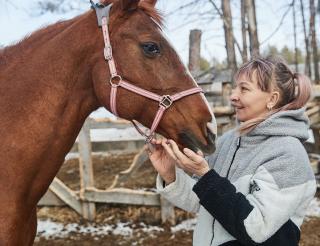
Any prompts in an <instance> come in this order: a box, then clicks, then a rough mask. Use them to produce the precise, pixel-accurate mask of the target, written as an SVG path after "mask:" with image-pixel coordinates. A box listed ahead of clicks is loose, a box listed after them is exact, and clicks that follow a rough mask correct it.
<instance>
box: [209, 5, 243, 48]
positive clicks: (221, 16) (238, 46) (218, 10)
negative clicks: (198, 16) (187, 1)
mask: <svg viewBox="0 0 320 246" xmlns="http://www.w3.org/2000/svg"><path fill="white" fill-rule="evenodd" d="M209 2H210V3H211V4H212V5H213V7H214V8H215V10H216V11H217V12H218V14H219V16H220V18H221V19H222V21H223V23H224V24H225V25H226V27H228V28H229V24H228V23H227V21H226V19H225V18H224V16H223V14H222V12H221V11H220V9H219V8H218V7H217V5H216V4H215V2H214V1H213V0H209ZM232 35H233V39H234V43H235V44H236V46H237V48H238V51H239V52H240V54H241V53H242V50H241V47H240V45H239V43H238V41H237V39H236V37H235V36H234V33H233V34H232Z"/></svg>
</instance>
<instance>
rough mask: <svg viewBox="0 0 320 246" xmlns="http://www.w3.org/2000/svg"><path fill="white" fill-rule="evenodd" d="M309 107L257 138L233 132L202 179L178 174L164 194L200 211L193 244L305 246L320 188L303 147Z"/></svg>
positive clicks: (273, 122)
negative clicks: (303, 236) (306, 225)
mask: <svg viewBox="0 0 320 246" xmlns="http://www.w3.org/2000/svg"><path fill="white" fill-rule="evenodd" d="M304 112H305V111H304V109H299V110H288V111H283V112H278V113H276V114H274V115H272V116H270V117H269V118H268V119H266V120H265V121H263V122H261V123H260V124H259V125H257V127H256V128H254V129H253V130H252V131H251V132H250V133H248V134H246V135H244V136H241V137H240V136H239V134H238V132H237V131H236V130H231V131H229V132H227V133H225V134H224V135H223V136H222V137H221V138H219V140H218V143H217V150H216V152H215V153H214V154H213V155H211V156H208V157H207V161H208V163H209V165H210V167H211V168H212V169H211V170H210V171H209V172H208V173H206V174H205V175H204V176H202V177H201V178H200V179H199V180H196V179H194V178H191V177H190V176H188V175H187V174H186V173H184V172H183V171H182V170H181V169H179V168H176V180H175V182H173V183H171V184H169V185H168V186H166V187H163V185H162V184H163V182H162V179H161V177H160V176H159V175H158V177H157V190H158V192H159V193H160V194H161V195H163V196H164V197H165V198H166V199H167V200H169V201H170V202H171V203H173V204H174V205H176V206H177V207H180V208H182V209H184V210H186V211H190V212H198V221H197V225H196V228H195V231H194V236H193V245H199V246H207V245H282V246H283V245H291V246H292V245H298V242H299V239H300V226H301V224H302V222H303V218H304V216H305V212H306V209H307V207H308V204H309V203H310V201H311V200H312V198H313V197H314V194H315V191H316V182H315V178H314V174H313V171H312V168H311V166H310V163H309V159H308V155H307V153H306V151H305V149H304V147H303V145H302V142H304V141H306V140H307V139H308V136H309V135H308V119H307V117H306V116H305V115H304Z"/></svg>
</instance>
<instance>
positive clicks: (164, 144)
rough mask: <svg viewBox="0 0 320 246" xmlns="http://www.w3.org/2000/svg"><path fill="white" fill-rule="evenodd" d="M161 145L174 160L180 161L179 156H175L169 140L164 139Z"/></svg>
mask: <svg viewBox="0 0 320 246" xmlns="http://www.w3.org/2000/svg"><path fill="white" fill-rule="evenodd" d="M161 145H162V146H163V148H164V149H165V150H166V152H167V153H168V154H169V155H170V157H171V158H172V159H174V160H175V161H177V160H178V158H177V156H176V155H175V154H174V152H173V151H172V149H171V147H170V146H169V143H168V140H167V139H163V140H162V143H161Z"/></svg>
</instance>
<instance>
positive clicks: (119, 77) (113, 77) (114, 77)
mask: <svg viewBox="0 0 320 246" xmlns="http://www.w3.org/2000/svg"><path fill="white" fill-rule="evenodd" d="M115 80H117V81H115ZM121 80H122V77H121V76H120V75H118V74H117V75H113V76H112V77H111V78H110V81H109V83H110V85H111V86H112V87H118V86H119V83H120V81H121ZM115 82H116V83H115Z"/></svg>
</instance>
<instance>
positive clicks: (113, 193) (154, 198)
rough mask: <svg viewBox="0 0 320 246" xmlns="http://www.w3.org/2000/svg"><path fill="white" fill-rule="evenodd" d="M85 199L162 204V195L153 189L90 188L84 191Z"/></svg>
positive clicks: (149, 204)
mask: <svg viewBox="0 0 320 246" xmlns="http://www.w3.org/2000/svg"><path fill="white" fill-rule="evenodd" d="M83 197H84V199H85V200H87V201H90V202H99V203H121V204H132V205H146V206H160V195H159V194H157V193H155V192H151V191H142V190H131V189H127V188H114V189H110V190H99V189H95V188H93V189H90V190H86V191H85V192H84V196H83Z"/></svg>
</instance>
